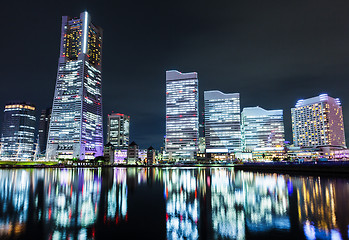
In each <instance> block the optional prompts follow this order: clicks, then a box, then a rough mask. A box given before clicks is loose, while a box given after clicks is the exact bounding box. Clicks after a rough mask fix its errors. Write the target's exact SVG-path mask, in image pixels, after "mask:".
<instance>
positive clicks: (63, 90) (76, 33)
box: [46, 12, 103, 159]
mask: <svg viewBox="0 0 349 240" xmlns="http://www.w3.org/2000/svg"><path fill="white" fill-rule="evenodd" d="M102 32H103V31H102V29H101V28H100V27H98V26H96V25H94V24H93V23H92V22H91V18H90V16H89V15H88V13H87V12H83V13H81V14H80V17H79V18H72V17H68V16H64V17H62V33H61V48H60V57H59V62H58V73H57V82H56V89H55V94H54V99H53V107H52V117H51V122H50V131H49V136H48V141H47V150H46V156H47V158H48V159H57V158H79V159H91V158H94V157H95V156H101V155H103V127H102V123H103V121H102V66H101V62H102V35H103V34H102Z"/></svg>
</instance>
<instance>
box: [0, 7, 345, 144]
mask: <svg viewBox="0 0 349 240" xmlns="http://www.w3.org/2000/svg"><path fill="white" fill-rule="evenodd" d="M117 4H119V5H118V8H115V9H116V11H117V13H118V14H116V15H114V14H113V15H112V10H109V9H114V8H112V7H111V6H109V7H107V5H106V4H103V2H102V3H101V4H99V5H98V6H95V5H93V4H92V2H87V3H86V4H78V3H69V8H70V9H69V10H68V9H67V8H66V7H65V6H64V1H63V2H62V3H59V5H58V3H57V5H56V6H54V7H47V8H46V9H45V11H42V10H41V12H40V14H39V13H38V12H37V11H38V10H35V9H34V8H35V7H37V5H36V3H34V4H32V5H33V6H29V5H28V6H26V3H24V4H23V5H22V6H23V9H22V8H19V9H17V8H16V12H18V15H19V17H18V18H16V19H13V21H14V22H13V23H12V24H9V25H6V26H5V31H7V32H8V33H9V35H10V36H12V39H13V41H14V42H13V44H10V45H8V48H6V49H4V54H5V55H6V56H10V57H9V59H6V60H5V58H4V59H2V60H1V61H2V64H3V66H4V69H5V70H4V75H3V76H4V79H5V80H6V88H4V89H2V91H3V92H1V93H2V94H0V95H1V97H0V103H1V104H2V106H4V105H5V103H6V102H8V101H11V100H13V99H19V100H23V101H30V102H33V103H34V104H35V105H36V106H37V109H38V112H40V110H41V109H45V108H47V107H49V106H50V103H51V102H52V96H53V91H54V78H55V75H56V71H57V69H56V67H57V53H58V52H59V50H58V45H59V40H60V38H59V29H60V19H61V16H64V15H72V16H75V15H76V14H77V13H79V12H82V11H84V10H88V11H89V12H90V14H91V16H92V18H93V19H94V22H96V23H97V24H98V25H100V26H102V27H103V28H104V30H105V32H106V33H108V37H107V38H106V40H105V45H104V50H105V52H106V54H105V55H103V78H104V84H105V85H104V89H103V95H104V96H106V98H105V99H104V104H105V107H104V109H103V110H104V113H110V112H111V111H113V110H114V111H117V112H123V113H126V114H127V115H129V116H131V117H132V119H133V122H132V124H133V126H131V133H130V136H131V139H130V140H131V141H132V140H134V141H136V142H137V143H138V144H140V145H141V146H142V147H148V146H149V145H153V146H154V147H156V148H159V147H160V146H161V145H162V142H163V136H164V133H165V110H164V109H165V107H164V102H165V101H164V99H165V96H164V94H163V92H164V89H165V85H164V82H163V79H164V71H165V70H167V69H180V70H181V71H183V72H189V71H196V72H198V73H199V74H200V89H202V90H210V89H219V90H220V91H223V92H239V93H240V96H241V107H249V106H256V105H261V106H263V107H265V108H266V109H283V110H284V120H285V135H286V136H285V138H286V140H289V141H290V140H291V141H292V134H291V113H290V110H289V109H290V108H291V107H293V106H294V104H295V103H296V102H297V100H298V99H302V98H307V97H312V96H316V95H319V94H322V93H328V94H329V95H331V96H338V97H339V98H340V99H341V101H342V103H343V115H344V126H346V125H347V124H346V122H347V121H348V120H347V119H349V111H348V110H349V106H348V105H349V104H348V101H349V99H348V97H347V96H346V89H347V83H346V82H345V81H344V80H346V79H347V78H348V77H349V71H348V70H347V69H346V66H347V64H348V63H349V49H348V47H347V46H346V44H345V43H346V42H347V41H348V40H349V30H348V29H347V27H346V26H347V25H348V22H349V19H348V16H347V15H346V14H345V12H346V11H347V10H348V9H349V6H348V5H347V4H342V5H341V7H340V8H339V7H338V6H339V1H332V2H331V3H330V4H327V1H320V2H318V3H317V5H316V7H315V8H314V6H312V5H310V4H309V3H303V4H302V6H301V7H299V8H298V5H297V3H293V2H292V3H280V4H279V5H278V6H273V4H272V2H268V3H264V4H260V3H258V2H256V3H255V4H249V6H247V4H245V3H228V2H223V3H222V5H219V4H218V3H210V4H208V3H206V4H203V5H204V6H202V7H200V5H196V4H195V3H186V4H185V3H184V2H179V3H178V5H176V6H173V8H171V9H167V8H166V6H167V5H166V4H161V3H160V2H159V3H158V5H156V4H155V5H156V6H157V8H156V9H155V10H151V9H149V7H148V6H143V5H142V3H138V4H140V6H138V7H136V8H134V7H135V6H137V4H136V3H117ZM152 5H153V4H152ZM208 5H210V6H211V7H212V8H210V9H211V12H210V13H208V12H206V11H205V9H206V8H207V7H208ZM184 7H185V8H184ZM144 8H145V9H147V10H150V11H151V12H150V13H153V14H150V15H152V16H154V17H151V18H147V17H146V16H148V14H147V15H144V13H142V12H143V11H144ZM5 9H7V10H9V11H8V12H11V11H10V10H11V9H13V10H14V9H15V6H12V5H11V4H10V5H9V6H8V8H5ZM24 9H25V10H24ZM28 9H29V10H33V11H28ZM120 9H124V10H123V11H121V10H120ZM131 9H132V10H134V11H132V12H130V11H128V10H131ZM166 9H167V10H166ZM183 9H186V10H183ZM190 9H196V11H189V10H190ZM222 9H224V10H223V11H221V10H222ZM232 9H238V10H239V12H240V13H237V12H236V10H234V13H235V14H230V13H231V12H230V10H232ZM276 9H280V12H282V13H286V15H285V16H281V14H280V13H277V11H274V10H276ZM286 9H287V11H286ZM263 10H264V11H263ZM310 10H311V11H312V14H311V15H310V14H308V11H310ZM162 11H164V12H163V13H162ZM178 11H179V13H178ZM186 11H189V12H192V13H193V14H188V13H187V12H186ZM218 12H219V13H220V15H218ZM263 12H267V13H268V14H264V13H263ZM21 13H22V14H21ZM127 13H130V14H129V16H128V14H127ZM139 13H140V14H139ZM175 13H176V14H180V15H181V16H183V18H182V19H176V20H172V17H173V16H174V14H175ZM137 14H138V15H139V16H138V15H137ZM267 15H268V16H267ZM7 16H8V13H4V14H3V15H2V18H3V21H5V18H6V17H7ZM37 16H41V17H42V19H45V21H39V19H38V18H37ZM109 16H113V17H115V21H114V19H112V18H111V17H109ZM296 16H297V17H296ZM144 17H145V20H144V23H143V22H141V21H140V19H141V18H142V19H144ZM132 18H134V21H130V19H132ZM24 19H25V20H24ZM173 19H175V18H173ZM195 19H201V20H202V21H197V20H195ZM257 19H258V20H257ZM276 19H278V20H279V21H277V22H278V23H275V20H276ZM121 20H122V21H121ZM17 21H18V22H28V23H30V22H35V23H36V26H37V27H36V28H32V29H31V30H30V31H28V30H26V29H23V28H24V26H23V25H22V24H17V25H18V26H21V27H20V29H19V30H23V31H18V29H16V28H13V26H14V25H13V24H15V23H18V22H17ZM142 21H143V20H142ZM122 22H125V23H127V24H124V25H123V24H122ZM161 22H163V23H161ZM210 24H211V25H210ZM11 26H12V28H13V29H12V28H11ZM145 26H151V28H150V27H145ZM163 26H165V28H164V27H163ZM166 26H167V27H166ZM281 26H282V28H281ZM319 26H323V27H321V28H319ZM40 29H45V31H40ZM129 29H133V30H132V31H131V30H129ZM17 32H18V33H17ZM19 33H20V34H21V36H20V37H17V35H16V34H19ZM137 36H139V37H138V38H137ZM33 38H34V40H35V39H41V38H42V39H44V38H45V39H46V41H44V42H42V43H41V44H38V45H35V48H32V47H29V46H32V45H33V41H32V39H33ZM171 39H173V40H171ZM246 39H248V41H246ZM19 40H20V42H17V41H19ZM168 40H170V41H168ZM14 46H17V47H16V48H14ZM9 51H10V52H9ZM150 53H152V54H150ZM13 56H16V57H18V59H17V58H16V60H15V59H14V58H13ZM25 59H31V60H30V61H28V60H27V61H25ZM14 61H19V62H18V63H17V62H16V64H13V63H14ZM24 62H26V64H21V63H24ZM34 63H35V65H33V64H34ZM18 64H20V68H21V70H22V71H15V70H14V66H15V65H17V66H18ZM37 66H40V68H38V67H37ZM114 68H116V71H114ZM133 70H136V71H133ZM28 80H29V81H28ZM131 83H132V88H131V85H130V84H131ZM149 86H153V87H151V88H150V87H149ZM339 86H340V87H339ZM145 88H147V91H144V89H145ZM115 89H116V92H115ZM117 89H118V90H117ZM121 89H123V90H122V91H121ZM128 89H129V90H128ZM131 89H132V90H131ZM9 93H10V94H9ZM202 95H203V91H201V93H200V99H203V97H202ZM149 96H152V97H149ZM200 101H201V102H202V100H200ZM201 109H202V106H201ZM201 112H202V110H200V113H201ZM103 117H104V120H105V118H106V114H104V116H103ZM0 119H3V117H0ZM104 126H106V122H104ZM345 128H346V129H347V127H345ZM346 134H347V136H348V130H347V131H346Z"/></svg>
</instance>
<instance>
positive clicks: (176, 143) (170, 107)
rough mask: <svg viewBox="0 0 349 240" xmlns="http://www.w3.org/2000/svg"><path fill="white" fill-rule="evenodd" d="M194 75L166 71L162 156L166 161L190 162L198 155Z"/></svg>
mask: <svg viewBox="0 0 349 240" xmlns="http://www.w3.org/2000/svg"><path fill="white" fill-rule="evenodd" d="M198 98H199V93H198V75H197V73H196V72H191V73H181V72H178V71H176V70H172V71H166V143H165V148H166V152H167V153H168V154H169V158H170V159H174V160H194V159H196V154H197V151H198V140H199V126H198V125H199V114H198Z"/></svg>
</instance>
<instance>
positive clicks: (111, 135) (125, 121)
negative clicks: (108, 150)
mask: <svg viewBox="0 0 349 240" xmlns="http://www.w3.org/2000/svg"><path fill="white" fill-rule="evenodd" d="M129 139H130V116H127V115H125V114H122V113H112V114H108V132H107V142H108V143H111V144H113V146H114V147H115V148H117V149H127V147H128V144H129Z"/></svg>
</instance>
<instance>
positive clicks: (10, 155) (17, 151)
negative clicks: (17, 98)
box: [1, 102, 36, 161]
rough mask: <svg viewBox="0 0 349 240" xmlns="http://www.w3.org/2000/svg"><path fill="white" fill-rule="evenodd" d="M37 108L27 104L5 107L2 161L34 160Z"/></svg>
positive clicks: (20, 103)
mask: <svg viewBox="0 0 349 240" xmlns="http://www.w3.org/2000/svg"><path fill="white" fill-rule="evenodd" d="M35 123H36V118H35V106H34V105H32V104H30V103H26V102H11V103H9V104H6V105H5V110H4V122H3V125H2V134H1V144H2V146H1V159H2V160H16V161H21V160H33V155H34V132H35Z"/></svg>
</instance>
